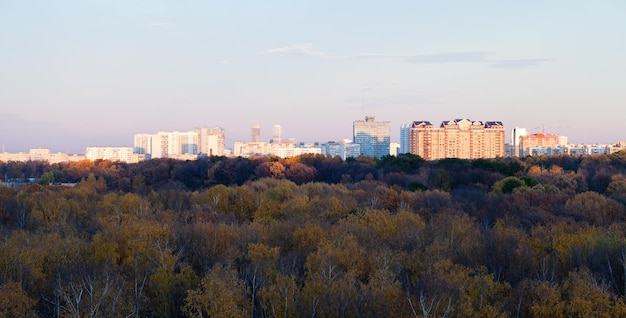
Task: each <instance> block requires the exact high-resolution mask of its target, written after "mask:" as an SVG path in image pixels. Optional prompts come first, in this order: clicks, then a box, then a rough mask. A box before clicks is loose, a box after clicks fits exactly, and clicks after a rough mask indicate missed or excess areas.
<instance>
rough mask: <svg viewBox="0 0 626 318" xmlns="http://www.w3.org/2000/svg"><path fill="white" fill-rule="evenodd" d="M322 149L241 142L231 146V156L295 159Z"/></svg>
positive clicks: (317, 152)
mask: <svg viewBox="0 0 626 318" xmlns="http://www.w3.org/2000/svg"><path fill="white" fill-rule="evenodd" d="M321 153H322V149H321V148H320V147H319V146H315V145H297V144H296V143H281V144H278V143H269V142H241V141H237V142H235V143H234V144H233V154H232V155H233V156H236V157H244V158H247V157H256V156H277V157H281V158H289V157H295V156H299V155H303V154H321Z"/></svg>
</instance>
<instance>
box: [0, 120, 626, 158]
mask: <svg viewBox="0 0 626 318" xmlns="http://www.w3.org/2000/svg"><path fill="white" fill-rule="evenodd" d="M352 126H353V138H352V139H344V140H338V141H328V142H324V143H319V142H314V143H303V142H297V141H296V140H294V139H290V138H283V132H282V127H281V126H280V125H274V126H273V127H272V138H271V139H270V140H268V141H261V126H259V125H254V126H252V127H251V138H250V141H237V142H235V143H234V144H233V146H232V148H231V149H229V148H227V147H226V145H225V134H226V132H225V131H224V129H223V128H221V127H197V128H195V129H193V130H191V131H187V132H179V131H173V132H171V131H159V132H157V133H154V134H150V133H139V134H135V135H134V146H133V147H132V148H131V147H95V146H94V147H87V148H86V149H85V153H84V154H66V153H52V152H51V151H50V150H49V149H46V148H37V149H30V151H29V152H27V153H24V152H20V153H7V152H5V151H4V149H3V152H2V153H0V161H4V162H8V161H48V162H49V163H60V162H72V161H82V160H111V161H121V162H127V163H137V162H139V161H143V160H150V159H156V158H172V159H179V160H195V159H197V158H200V157H209V156H234V157H255V156H276V157H281V158H288V157H294V156H298V155H303V154H322V155H327V156H331V157H340V158H341V159H343V160H346V159H348V158H355V157H358V156H360V155H364V156H371V157H376V158H381V157H383V156H386V155H391V156H397V155H398V154H414V155H418V156H420V157H422V158H424V159H425V160H439V159H445V158H459V159H479V158H496V157H513V156H518V157H519V156H522V157H525V156H540V155H560V154H567V155H594V154H610V153H614V152H617V151H620V150H624V149H626V141H619V142H616V143H615V144H568V142H567V137H566V136H561V135H558V134H550V133H544V132H542V133H535V134H529V133H528V132H527V130H526V129H525V128H520V127H515V128H513V129H511V140H510V141H508V142H507V141H506V140H505V127H504V124H503V123H502V122H500V121H474V120H470V119H454V120H450V121H443V122H442V123H441V124H440V125H439V126H435V125H433V124H431V123H430V122H429V121H426V120H419V121H413V122H410V123H406V124H403V125H401V126H400V141H399V142H392V141H391V138H390V136H391V124H390V122H389V121H376V118H375V117H374V116H366V117H365V119H364V120H355V121H354V122H353V123H352Z"/></svg>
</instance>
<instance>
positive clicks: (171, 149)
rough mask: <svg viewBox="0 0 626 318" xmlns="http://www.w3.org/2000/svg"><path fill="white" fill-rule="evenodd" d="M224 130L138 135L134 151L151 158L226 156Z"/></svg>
mask: <svg viewBox="0 0 626 318" xmlns="http://www.w3.org/2000/svg"><path fill="white" fill-rule="evenodd" d="M224 136H225V134H224V129H222V128H219V127H215V128H207V127H198V128H195V129H194V130H192V131H187V132H179V131H173V132H169V131H159V132H157V133H156V134H136V135H135V144H134V151H135V153H137V154H145V155H149V156H150V158H189V157H194V158H197V156H198V155H201V154H205V155H208V156H222V155H224V141H225V137H224Z"/></svg>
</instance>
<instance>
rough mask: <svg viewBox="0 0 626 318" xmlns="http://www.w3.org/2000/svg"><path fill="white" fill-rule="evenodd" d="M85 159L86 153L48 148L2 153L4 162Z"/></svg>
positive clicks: (58, 161)
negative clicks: (53, 150)
mask: <svg viewBox="0 0 626 318" xmlns="http://www.w3.org/2000/svg"><path fill="white" fill-rule="evenodd" d="M82 160H85V156H84V155H78V154H72V155H70V154H66V153H62V152H57V153H53V152H51V151H50V149H48V148H35V149H30V150H29V151H28V152H17V153H9V152H2V153H0V161H2V162H10V161H17V162H26V161H47V162H48V163H50V164H54V163H60V162H77V161H82Z"/></svg>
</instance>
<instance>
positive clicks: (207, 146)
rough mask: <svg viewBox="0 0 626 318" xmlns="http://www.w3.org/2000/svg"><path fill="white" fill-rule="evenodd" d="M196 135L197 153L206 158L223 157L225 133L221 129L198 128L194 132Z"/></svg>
mask: <svg viewBox="0 0 626 318" xmlns="http://www.w3.org/2000/svg"><path fill="white" fill-rule="evenodd" d="M194 133H195V134H197V135H198V152H196V154H206V155H208V156H222V155H224V144H225V139H226V138H225V132H224V129H223V128H221V127H211V128H208V127H199V128H196V129H195V130H194Z"/></svg>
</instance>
